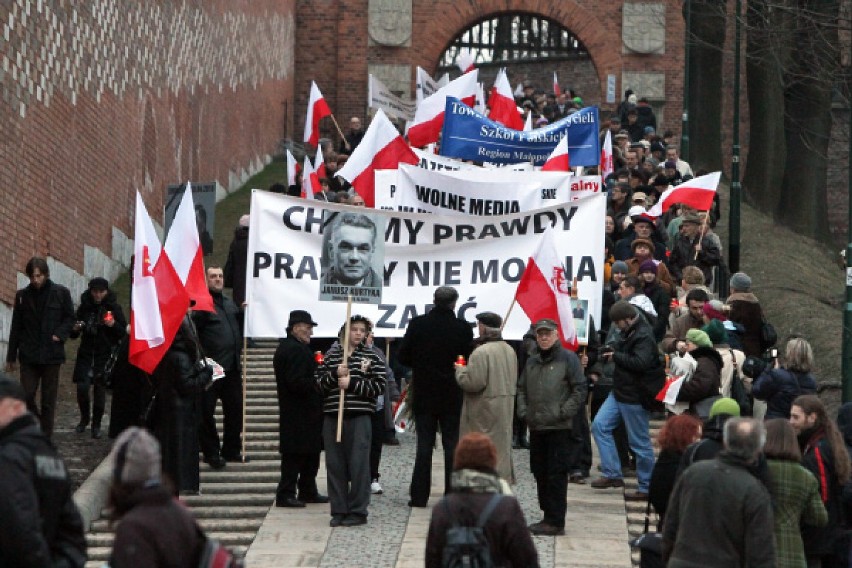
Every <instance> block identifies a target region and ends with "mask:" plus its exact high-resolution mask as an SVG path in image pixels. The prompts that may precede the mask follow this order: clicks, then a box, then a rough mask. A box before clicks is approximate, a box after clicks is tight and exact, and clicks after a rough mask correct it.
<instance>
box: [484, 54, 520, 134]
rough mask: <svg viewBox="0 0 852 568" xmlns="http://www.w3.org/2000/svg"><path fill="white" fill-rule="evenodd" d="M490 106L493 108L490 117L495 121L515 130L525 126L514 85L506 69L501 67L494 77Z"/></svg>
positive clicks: (489, 100)
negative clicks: (515, 95)
mask: <svg viewBox="0 0 852 568" xmlns="http://www.w3.org/2000/svg"><path fill="white" fill-rule="evenodd" d="M488 106H489V107H490V108H491V111H490V112H489V113H488V118H490V119H491V120H493V121H494V122H499V123H500V124H503V125H505V126H506V127H508V128H512V129H514V130H521V129H522V128H523V127H524V121H523V119H522V118H521V115H520V113H518V105H516V104H515V97H514V95H513V94H512V86H511V85H510V84H509V78H508V77H507V76H506V70H505V69H500V71H499V72H498V73H497V77H496V78H495V79H494V86H493V87H492V88H491V96H490V97H489V98H488Z"/></svg>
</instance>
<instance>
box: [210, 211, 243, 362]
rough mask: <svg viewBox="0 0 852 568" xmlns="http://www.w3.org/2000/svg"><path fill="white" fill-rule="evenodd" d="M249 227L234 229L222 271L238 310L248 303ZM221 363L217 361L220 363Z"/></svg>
mask: <svg viewBox="0 0 852 568" xmlns="http://www.w3.org/2000/svg"><path fill="white" fill-rule="evenodd" d="M248 232H249V228H248V227H237V228H236V229H234V240H232V241H231V246H230V248H229V249H228V260H226V261H225V268H224V269H223V270H222V272H223V276H224V281H225V286H227V287H228V288H230V289H231V296H232V297H233V298H234V303H235V304H236V305H237V307H238V308H240V309H242V306H243V302H245V301H246V262H247V261H248ZM218 362H219V361H217V363H218Z"/></svg>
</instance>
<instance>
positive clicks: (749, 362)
mask: <svg viewBox="0 0 852 568" xmlns="http://www.w3.org/2000/svg"><path fill="white" fill-rule="evenodd" d="M776 351H777V349H776ZM766 367H767V362H766V361H765V360H764V359H763V358H762V357H755V356H754V355H751V356H749V357H746V359H745V361H743V365H742V371H743V375H745V376H747V377H749V378H751V379H756V378H757V377H759V376H760V374H761V373H763V371H764V370H765V369H766Z"/></svg>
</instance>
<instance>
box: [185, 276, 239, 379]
mask: <svg viewBox="0 0 852 568" xmlns="http://www.w3.org/2000/svg"><path fill="white" fill-rule="evenodd" d="M210 295H211V296H212V297H213V307H214V308H216V312H215V313H214V312H202V311H197V312H196V311H194V312H192V321H193V322H195V329H196V330H198V340H199V341H200V342H201V347H202V348H203V349H204V355H205V356H206V357H210V358H211V359H213V360H214V361H216V362H217V363H219V364H220V365H222V368H223V369H224V370H225V372H227V373H230V372H233V371H236V372H239V370H240V350H241V349H242V341H243V333H242V326H241V325H240V320H241V318H242V312H241V311H240V309H239V308H238V307H237V305H236V304H235V303H234V302H233V301H232V300H231V299H230V298H228V297H227V296H225V295H224V294H222V293H221V292H218V293H216V292H212V291H211V292H210Z"/></svg>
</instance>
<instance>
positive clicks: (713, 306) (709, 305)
mask: <svg viewBox="0 0 852 568" xmlns="http://www.w3.org/2000/svg"><path fill="white" fill-rule="evenodd" d="M702 309H703V310H704V315H705V316H707V317H708V318H710V319H716V320H719V321H725V320H726V319H728V316H726V315H725V313H724V311H723V310H724V309H725V304H723V303H722V302H720V301H719V300H710V301H709V302H704V307H703V308H702Z"/></svg>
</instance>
